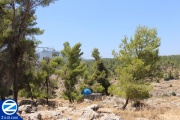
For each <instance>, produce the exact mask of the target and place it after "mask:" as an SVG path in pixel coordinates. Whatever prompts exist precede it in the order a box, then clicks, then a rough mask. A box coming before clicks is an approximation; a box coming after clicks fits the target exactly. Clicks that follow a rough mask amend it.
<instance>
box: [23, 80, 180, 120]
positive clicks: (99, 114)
mask: <svg viewBox="0 0 180 120" xmlns="http://www.w3.org/2000/svg"><path fill="white" fill-rule="evenodd" d="M152 85H153V87H154V89H153V91H152V95H153V97H151V98H149V99H146V100H143V101H141V105H142V106H141V108H139V107H132V105H133V102H132V101H131V102H130V103H129V104H128V106H127V108H126V110H121V107H122V106H123V104H124V102H125V100H124V99H123V98H118V97H110V96H107V97H103V100H102V101H91V100H85V101H84V102H82V103H74V104H70V103H69V102H68V101H66V100H63V99H59V98H56V99H52V100H50V101H55V102H56V105H57V106H55V107H50V106H44V107H43V106H42V105H39V106H37V111H36V112H31V113H25V112H22V113H21V116H22V117H23V118H24V119H27V118H31V119H37V118H38V115H41V118H42V119H43V120H48V119H63V120H69V119H70V120H80V119H86V120H90V119H93V120H104V119H107V120H111V119H114V120H179V118H180V112H179V110H180V99H179V97H180V90H179V87H180V80H171V81H161V82H160V83H153V84H152ZM172 92H175V93H176V96H173V95H172Z"/></svg>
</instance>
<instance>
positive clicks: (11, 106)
mask: <svg viewBox="0 0 180 120" xmlns="http://www.w3.org/2000/svg"><path fill="white" fill-rule="evenodd" d="M17 110H18V106H17V103H16V102H15V101H14V100H12V99H7V100H5V101H4V102H3V104H2V111H3V112H4V113H5V114H6V115H13V114H14V113H16V112H17Z"/></svg>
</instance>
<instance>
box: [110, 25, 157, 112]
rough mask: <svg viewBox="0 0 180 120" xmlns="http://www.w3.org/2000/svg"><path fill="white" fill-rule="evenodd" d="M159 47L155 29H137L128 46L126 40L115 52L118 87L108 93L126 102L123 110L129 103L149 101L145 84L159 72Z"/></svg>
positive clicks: (147, 87)
mask: <svg viewBox="0 0 180 120" xmlns="http://www.w3.org/2000/svg"><path fill="white" fill-rule="evenodd" d="M159 46H160V38H159V37H157V31H156V29H154V28H153V29H149V28H148V27H144V26H143V27H142V26H139V27H138V28H137V30H136V32H135V35H134V38H131V39H130V41H129V43H128V40H127V37H125V38H124V39H123V40H122V44H121V45H120V52H119V60H120V61H121V63H122V65H121V66H119V68H118V69H117V72H118V74H119V83H118V85H117V87H116V88H115V89H114V86H113V88H111V89H110V92H111V94H118V95H120V96H124V97H125V98H126V103H125V104H124V106H123V109H125V108H126V105H127V104H128V101H129V99H131V100H135V101H137V100H141V99H144V98H147V97H149V91H150V88H151V87H150V85H149V82H150V81H152V80H154V79H157V78H158V76H159V72H160V69H159V66H158V65H157V62H158V61H159V56H158V53H159V49H158V48H159Z"/></svg>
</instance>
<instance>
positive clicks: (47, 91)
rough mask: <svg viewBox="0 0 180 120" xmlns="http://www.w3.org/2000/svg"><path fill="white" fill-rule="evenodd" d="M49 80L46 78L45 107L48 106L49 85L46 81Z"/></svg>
mask: <svg viewBox="0 0 180 120" xmlns="http://www.w3.org/2000/svg"><path fill="white" fill-rule="evenodd" d="M48 79H49V76H47V77H46V87H47V88H46V102H47V105H48V96H49V94H48V93H49V84H48V81H49V80H48Z"/></svg>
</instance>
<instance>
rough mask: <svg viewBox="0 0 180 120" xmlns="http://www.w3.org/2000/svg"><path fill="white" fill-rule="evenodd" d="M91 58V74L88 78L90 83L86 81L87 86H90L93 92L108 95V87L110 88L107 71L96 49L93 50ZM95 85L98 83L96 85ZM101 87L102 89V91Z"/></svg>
mask: <svg viewBox="0 0 180 120" xmlns="http://www.w3.org/2000/svg"><path fill="white" fill-rule="evenodd" d="M92 57H94V59H95V61H94V65H93V71H94V72H93V74H92V76H91V78H90V81H88V84H89V85H90V86H91V85H93V84H95V85H94V86H92V89H94V91H93V92H95V91H100V92H104V93H105V94H106V95H108V94H109V93H108V87H109V86H110V82H109V80H108V75H109V71H108V69H107V68H106V67H105V65H104V62H103V61H102V59H101V57H100V53H99V50H98V49H97V48H94V49H93V52H92ZM96 83H99V85H98V84H96ZM101 86H102V87H103V88H104V89H102V88H101Z"/></svg>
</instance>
